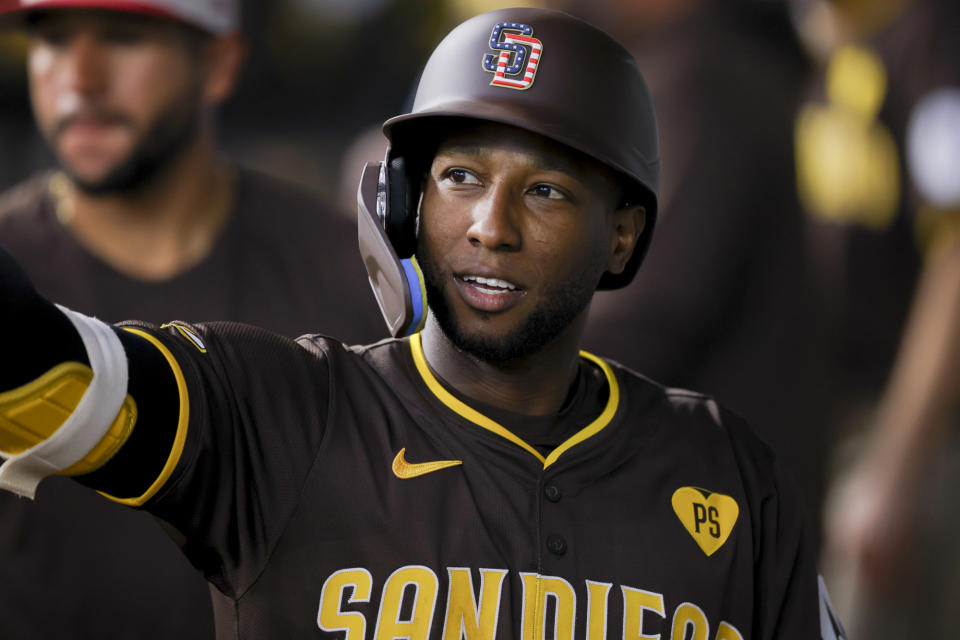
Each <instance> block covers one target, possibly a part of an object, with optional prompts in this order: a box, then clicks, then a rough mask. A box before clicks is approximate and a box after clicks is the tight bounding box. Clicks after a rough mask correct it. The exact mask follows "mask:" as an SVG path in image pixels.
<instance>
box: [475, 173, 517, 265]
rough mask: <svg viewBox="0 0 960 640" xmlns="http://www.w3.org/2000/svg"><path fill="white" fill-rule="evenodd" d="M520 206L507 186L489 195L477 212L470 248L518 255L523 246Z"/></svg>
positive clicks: (476, 207)
mask: <svg viewBox="0 0 960 640" xmlns="http://www.w3.org/2000/svg"><path fill="white" fill-rule="evenodd" d="M518 216H519V204H518V203H517V202H515V198H514V197H513V196H512V194H511V193H510V192H509V189H507V188H506V187H504V186H499V187H496V188H493V189H491V190H490V191H488V193H487V194H486V196H485V197H484V198H482V199H481V200H480V201H479V202H477V203H476V205H475V206H474V208H473V223H472V224H471V225H470V228H469V229H468V230H467V234H468V236H469V239H470V244H472V245H473V246H475V247H484V248H486V249H489V250H491V251H516V250H517V249H519V248H520V246H521V244H522V234H521V229H520V225H519V219H518Z"/></svg>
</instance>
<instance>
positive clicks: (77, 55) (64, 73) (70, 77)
mask: <svg viewBox="0 0 960 640" xmlns="http://www.w3.org/2000/svg"><path fill="white" fill-rule="evenodd" d="M63 55H64V58H63V66H62V67H61V78H60V82H61V85H62V86H63V87H64V88H68V89H71V90H73V91H76V92H77V93H79V94H82V95H96V94H98V93H101V92H102V91H103V90H104V89H105V88H106V86H107V78H108V69H107V65H108V58H107V51H106V49H105V47H104V46H103V44H102V43H100V42H99V41H98V39H97V38H96V37H95V36H94V35H93V34H87V33H80V34H77V35H75V36H73V37H72V38H71V39H70V41H69V42H68V44H67V46H66V49H65V51H64V54H63Z"/></svg>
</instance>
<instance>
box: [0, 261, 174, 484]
mask: <svg viewBox="0 0 960 640" xmlns="http://www.w3.org/2000/svg"><path fill="white" fill-rule="evenodd" d="M0 300H2V301H3V304H2V308H0V353H2V354H3V358H2V363H3V365H2V366H0V454H2V456H3V458H4V460H3V462H2V464H0V488H3V489H6V490H9V491H13V492H15V493H18V494H20V495H24V496H28V497H33V496H34V494H35V491H36V487H37V485H38V484H39V482H40V481H41V480H42V479H43V478H45V477H47V476H49V475H53V474H63V475H72V476H79V477H81V479H84V478H86V479H90V478H95V479H96V483H95V486H96V484H103V483H106V482H108V481H109V482H115V481H116V480H115V478H112V477H110V476H113V475H114V472H113V471H112V470H111V472H110V473H109V474H105V473H104V471H106V470H107V467H112V468H113V469H117V470H119V469H120V468H121V467H118V466H117V465H116V464H114V463H111V464H109V465H108V462H111V461H113V460H114V459H118V460H123V459H124V458H126V457H128V456H120V455H118V454H119V453H120V452H121V450H122V449H125V448H126V447H127V445H128V444H130V443H132V442H136V443H141V441H142V440H143V436H142V435H140V434H138V437H137V438H132V437H131V436H132V434H133V432H134V426H135V425H137V423H138V416H139V415H141V414H143V415H152V414H153V413H154V412H145V411H143V410H144V409H145V408H149V407H151V406H154V405H157V404H158V403H163V402H172V403H173V404H174V405H176V403H177V391H176V385H175V383H174V382H173V381H172V380H169V379H170V378H171V377H172V376H171V374H170V371H169V367H168V366H167V364H166V363H165V362H164V360H163V358H162V356H160V354H159V353H156V352H155V350H153V349H152V347H150V345H149V344H147V343H145V342H144V341H143V340H142V339H140V338H138V337H136V336H134V335H132V334H128V333H127V332H123V331H119V330H117V329H115V328H114V327H112V326H110V325H108V324H105V323H103V322H100V321H98V320H94V319H92V318H87V317H85V316H82V315H80V314H77V313H74V312H72V311H70V310H68V309H63V308H59V307H57V306H56V305H54V304H52V303H51V302H49V301H48V300H46V299H45V298H44V297H43V296H41V295H40V294H39V293H38V292H37V291H36V289H35V288H34V287H33V285H32V284H31V283H30V280H29V279H28V278H27V276H26V274H25V273H24V272H23V270H22V269H21V268H20V267H19V265H17V263H16V262H15V261H14V260H13V258H12V257H11V256H10V255H9V254H8V253H7V252H6V251H5V250H4V249H3V248H2V247H0ZM133 378H136V379H137V380H142V379H146V378H149V379H150V380H151V381H152V382H153V383H155V384H153V385H152V386H153V388H152V389H151V391H150V392H149V393H148V394H140V395H141V397H139V398H137V399H136V400H135V399H134V397H133V396H132V395H131V394H130V393H129V389H130V386H131V385H130V383H131V381H132V379H133ZM141 386H143V385H141ZM162 415H163V412H160V414H159V416H162ZM151 419H152V418H151ZM161 420H162V418H161ZM139 421H140V422H143V420H142V419H140V420H139ZM168 422H169V421H168ZM175 429H176V422H175V421H174V422H173V424H172V425H170V426H169V427H168V428H163V427H162V426H161V428H159V429H153V430H151V432H152V433H151V434H150V438H151V439H152V440H158V439H159V440H163V439H170V438H172V436H171V435H169V434H170V432H171V431H174V430H175ZM141 447H142V445H141ZM134 469H136V467H134ZM130 471H131V469H129V468H128V469H124V473H129V472H130ZM135 476H136V472H135V473H134V478H133V479H134V480H135ZM97 488H100V487H97Z"/></svg>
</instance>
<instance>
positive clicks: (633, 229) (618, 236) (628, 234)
mask: <svg viewBox="0 0 960 640" xmlns="http://www.w3.org/2000/svg"><path fill="white" fill-rule="evenodd" d="M646 222H647V210H646V209H645V208H644V207H643V205H640V204H624V205H623V206H621V207H620V208H618V209H617V210H616V211H614V212H613V225H612V228H611V232H610V257H609V259H608V260H607V271H608V272H609V273H614V274H617V273H623V270H624V268H625V267H626V266H627V262H628V261H629V260H630V256H631V255H633V250H634V248H636V246H637V241H638V240H639V239H640V236H641V234H642V233H643V228H644V226H645V225H646Z"/></svg>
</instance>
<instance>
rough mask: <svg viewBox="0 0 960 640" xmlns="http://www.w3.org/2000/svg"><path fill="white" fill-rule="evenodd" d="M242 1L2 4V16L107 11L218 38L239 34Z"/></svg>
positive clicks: (34, 0) (16, 0) (36, 0)
mask: <svg viewBox="0 0 960 640" xmlns="http://www.w3.org/2000/svg"><path fill="white" fill-rule="evenodd" d="M238 5H239V2H238V0H0V14H12V13H22V12H27V11H39V10H47V9H104V10H108V11H128V12H132V13H145V14H148V15H154V16H161V17H164V18H171V19H174V20H179V21H180V22H185V23H187V24H190V25H193V26H195V27H198V28H200V29H203V30H204V31H208V32H210V33H214V34H218V35H220V34H225V33H230V32H232V31H236V30H237V29H238V28H239V23H240V15H239V14H240V11H239V6H238Z"/></svg>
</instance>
